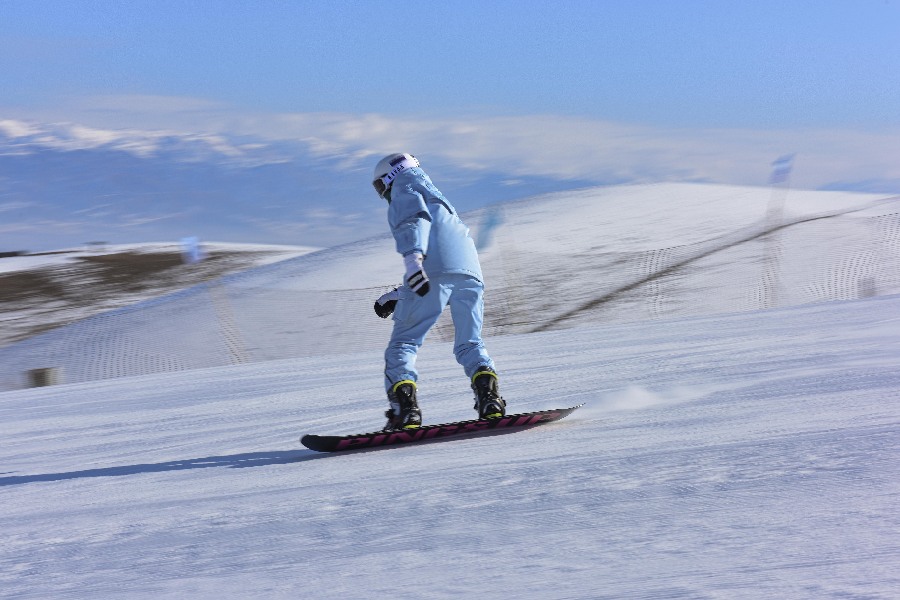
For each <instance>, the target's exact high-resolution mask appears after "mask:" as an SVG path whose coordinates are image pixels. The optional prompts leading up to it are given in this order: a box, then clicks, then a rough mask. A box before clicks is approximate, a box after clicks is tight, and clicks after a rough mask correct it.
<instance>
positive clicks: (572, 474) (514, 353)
mask: <svg viewBox="0 0 900 600" xmlns="http://www.w3.org/2000/svg"><path fill="white" fill-rule="evenodd" d="M898 314H900V297H898V296H889V297H883V298H873V299H867V300H859V301H850V302H840V303H829V304H820V305H812V306H803V307H797V308H791V309H781V310H777V311H769V312H765V311H762V312H748V313H742V314H735V315H722V316H710V317H704V318H693V319H682V320H673V321H654V322H647V323H639V324H630V325H617V326H609V327H600V328H587V327H583V328H577V329H570V330H565V331H558V332H549V333H540V334H525V335H514V336H504V337H496V338H493V339H490V340H489V347H490V349H491V352H492V354H493V355H494V357H495V359H496V360H497V362H498V364H499V366H500V368H501V370H502V373H503V393H504V395H505V396H506V398H507V399H508V400H509V402H510V409H511V410H513V411H524V410H533V409H544V408H552V407H555V406H560V405H572V404H577V403H581V402H586V403H587V406H585V407H583V408H581V409H579V410H578V411H576V412H575V413H574V414H573V415H571V416H570V417H568V418H567V419H565V420H563V421H561V422H559V423H555V424H550V425H546V426H543V427H539V428H536V429H532V430H528V431H524V432H519V433H515V434H512V435H505V436H496V437H487V438H481V439H466V440H452V441H447V442H443V443H434V444H430V445H414V446H405V447H399V448H395V449H386V450H378V451H371V452H360V453H351V454H344V455H322V454H316V453H313V452H311V451H307V450H305V449H303V448H302V447H301V446H300V444H299V443H298V441H297V440H298V438H299V437H300V435H301V434H303V433H307V432H317V433H322V432H329V433H331V432H353V431H362V430H369V429H371V428H372V427H373V424H376V423H377V424H380V418H379V413H380V411H381V410H382V409H383V406H382V404H383V400H382V398H381V396H380V393H379V390H380V389H381V373H380V370H381V357H380V353H375V352H369V353H363V354H355V355H345V356H341V357H335V356H328V357H323V358H319V359H314V358H309V359H297V360H284V361H276V362H267V363H261V364H254V365H243V366H237V367H227V368H216V369H209V370H200V371H190V372H181V373H171V374H164V375H153V376H146V377H136V378H123V379H117V380H107V381H102V382H91V383H82V384H76V385H69V386H58V387H50V388H38V389H31V390H23V391H13V392H6V393H2V394H0V420H2V422H3V436H2V442H0V465H2V467H0V471H2V473H0V504H2V506H3V510H2V513H0V530H2V531H3V536H2V538H0V590H2V592H0V595H2V597H3V598H17V599H19V598H22V599H24V598H34V599H38V598H40V599H46V598H54V599H59V598H153V599H159V598H216V599H220V598H347V597H356V598H471V597H478V598H609V599H613V598H615V599H619V598H635V599H640V598H648V599H649V598H728V599H732V598H746V599H754V600H756V599H759V598H810V599H822V598H882V599H888V598H897V597H898V596H897V594H898V590H900V536H898V531H900V410H898V389H900V373H898V371H897V368H896V367H897V356H898V353H900V318H898V316H897V315H898ZM420 367H421V371H422V377H423V379H422V382H421V402H422V406H423V410H424V414H425V418H426V420H428V421H430V422H436V421H444V420H451V419H458V418H467V417H470V416H471V415H472V411H471V403H470V402H471V401H470V399H469V392H468V390H467V385H466V381H465V378H464V377H463V376H462V374H461V372H460V370H459V368H458V367H457V365H455V363H453V360H452V355H451V349H450V347H449V346H448V345H447V344H445V343H439V342H434V343H432V344H430V345H428V346H426V348H425V350H424V351H423V353H422V355H421V358H420Z"/></svg>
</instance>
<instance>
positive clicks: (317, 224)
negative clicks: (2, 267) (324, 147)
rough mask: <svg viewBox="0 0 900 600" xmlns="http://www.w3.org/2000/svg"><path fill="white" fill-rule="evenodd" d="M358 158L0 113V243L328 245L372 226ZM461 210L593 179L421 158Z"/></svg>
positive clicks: (301, 144) (378, 215) (378, 212)
mask: <svg viewBox="0 0 900 600" xmlns="http://www.w3.org/2000/svg"><path fill="white" fill-rule="evenodd" d="M374 160H375V158H374V157H372V156H368V155H361V156H358V155H353V156H349V155H344V154H341V155H330V154H327V153H322V151H321V150H319V149H314V148H313V146H312V142H310V141H306V140H296V141H278V142H274V141H270V140H260V139H255V138H250V137H246V136H226V135H218V134H201V133H186V134H185V133H177V132H171V131H141V130H103V129H96V128H92V127H85V126H82V125H78V124H72V123H63V124H38V123H30V122H24V121H16V120H9V119H7V120H2V119H0V251H13V250H28V251H40V250H47V249H54V248H60V247H68V246H75V245H79V244H82V243H84V242H86V241H96V240H100V241H106V242H110V243H139V242H145V241H158V240H177V239H180V238H181V237H184V236H189V235H190V236H198V237H200V238H201V239H215V240H217V241H230V242H244V243H269V244H293V245H298V244H299V245H314V246H323V247H329V246H333V245H337V244H341V243H346V242H350V241H353V240H356V239H362V238H365V237H369V236H371V235H375V234H378V233H382V232H383V231H384V227H385V225H384V205H383V202H382V201H380V200H379V199H378V198H377V197H376V196H375V194H374V193H373V192H372V191H371V187H370V181H369V179H370V177H371V174H370V168H371V163H373V162H374ZM423 162H425V163H426V165H427V167H428V170H429V172H430V173H431V174H432V175H433V176H434V178H435V180H436V182H438V184H439V186H440V187H441V188H442V190H443V191H444V192H445V193H446V194H447V195H448V196H449V197H450V198H451V199H452V201H453V202H454V203H455V204H456V206H457V208H458V209H459V210H461V211H465V210H470V209H474V208H478V207H481V206H484V205H487V204H492V203H495V202H500V201H505V200H510V199H516V198H521V197H525V196H530V195H534V194H536V193H543V192H551V191H560V190H564V189H572V188H576V187H583V186H586V185H595V184H596V182H587V181H573V180H565V181H563V180H557V179H553V178H546V177H524V178H523V177H516V178H515V179H512V178H511V177H510V176H509V175H508V174H504V173H490V172H473V171H471V170H467V169H464V168H460V167H458V166H454V165H452V164H449V163H448V162H446V161H444V160H441V159H440V158H437V157H434V158H431V157H428V158H423Z"/></svg>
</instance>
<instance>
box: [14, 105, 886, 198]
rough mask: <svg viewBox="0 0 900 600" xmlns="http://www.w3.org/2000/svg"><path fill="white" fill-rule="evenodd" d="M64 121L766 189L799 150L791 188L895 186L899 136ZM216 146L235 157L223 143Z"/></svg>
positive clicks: (453, 120)
mask: <svg viewBox="0 0 900 600" xmlns="http://www.w3.org/2000/svg"><path fill="white" fill-rule="evenodd" d="M57 118H59V117H57ZM68 118H69V120H70V121H71V122H79V123H83V124H84V125H85V130H83V131H81V132H80V135H78V136H77V137H78V139H86V138H87V139H90V138H91V137H93V139H94V140H96V141H97V142H100V141H101V140H102V138H103V136H102V135H101V134H100V133H98V132H96V131H92V130H91V128H101V129H102V128H106V129H117V128H127V129H135V128H136V129H144V128H147V129H160V130H165V131H169V132H173V131H179V132H182V133H190V134H195V135H198V136H208V135H222V136H229V135H235V134H237V135H247V136H252V137H256V138H261V139H263V140H269V141H276V140H290V141H302V142H304V143H306V144H308V145H309V147H310V148H311V149H312V150H313V151H314V152H316V153H319V154H321V155H329V156H335V155H339V156H341V157H343V160H344V161H345V163H346V165H347V166H348V167H353V168H364V167H365V168H367V167H368V166H369V163H371V162H372V160H373V158H374V157H376V156H381V155H383V154H386V153H389V152H395V151H398V150H400V151H410V152H414V153H416V154H417V155H418V156H419V157H420V158H422V159H423V160H424V161H425V164H427V160H428V157H429V156H433V157H439V158H441V159H444V160H447V161H451V162H453V163H455V164H457V165H458V166H462V167H467V168H469V169H473V170H481V171H492V172H495V173H498V174H501V175H505V176H507V177H509V178H511V179H514V178H517V177H522V176H527V175H540V176H546V177H555V178H560V179H578V180H587V181H596V182H610V181H622V182H641V181H691V180H693V181H714V182H722V183H734V184H749V185H754V184H756V185H763V184H765V183H766V182H767V180H768V176H769V170H770V165H771V162H772V161H773V160H774V159H775V158H776V157H778V156H780V155H783V154H787V153H796V155H797V159H796V162H795V169H794V173H793V181H792V183H793V185H794V186H795V187H809V188H816V187H821V186H825V185H828V184H829V183H833V182H837V181H863V180H876V181H877V180H881V181H888V180H900V162H898V161H897V160H896V157H897V156H900V130H885V131H865V130H852V129H843V130H841V129H809V128H807V129H794V130H791V129H768V130H746V129H721V128H707V129H701V128H696V129H672V128H664V127H653V126H648V125H640V124H628V123H615V122H610V121H602V120H597V119H590V118H583V117H582V118H579V117H571V116H559V115H520V116H490V115H472V116H447V117H432V116H417V115H383V114H343V113H250V112H246V111H239V110H236V109H234V108H230V107H227V106H224V105H222V104H220V103H216V102H212V101H208V100H204V99H198V98H180V97H168V96H102V97H97V98H91V99H89V100H86V101H82V102H78V103H76V104H74V105H72V108H70V111H69V114H68ZM44 119H45V120H46V115H44ZM10 123H11V125H10ZM0 125H2V126H3V127H4V128H5V130H6V131H7V132H8V133H10V132H17V133H21V132H27V131H29V130H28V126H27V125H25V124H21V123H16V122H12V121H0ZM155 141H156V140H155V138H154V136H152V135H148V136H147V138H146V139H145V140H144V141H143V142H144V143H145V144H147V147H151V146H152V145H153V143H154V142H155ZM220 145H221V147H222V148H226V149H229V150H230V151H233V152H235V153H238V152H240V151H239V150H238V149H236V148H231V147H230V146H229V144H228V142H227V141H225V139H223V140H222V141H221V144H220ZM220 151H221V149H220Z"/></svg>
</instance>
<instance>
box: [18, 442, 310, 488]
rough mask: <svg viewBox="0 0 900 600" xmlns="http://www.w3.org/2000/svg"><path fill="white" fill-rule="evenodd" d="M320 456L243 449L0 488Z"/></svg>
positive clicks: (30, 478)
mask: <svg viewBox="0 0 900 600" xmlns="http://www.w3.org/2000/svg"><path fill="white" fill-rule="evenodd" d="M323 456H324V455H322V454H318V453H316V452H312V451H310V450H283V451H277V450H276V451H273V452H247V453H244V454H232V455H230V456H207V457H206V458H190V459H187V460H172V461H168V462H160V463H150V464H142V465H124V466H119V467H104V468H100V469H85V470H84V471H69V472H68V473H43V474H38V475H14V476H10V477H0V487H2V486H7V485H21V484H23V483H38V482H42V481H64V480H66V479H85V478H90V477H120V476H123V475H138V474H141V473H160V472H164V471H183V470H186V469H208V468H210V467H229V468H232V469H244V468H248V467H266V466H269V465H283V464H288V463H294V462H303V461H307V460H312V459H314V458H322V457H323Z"/></svg>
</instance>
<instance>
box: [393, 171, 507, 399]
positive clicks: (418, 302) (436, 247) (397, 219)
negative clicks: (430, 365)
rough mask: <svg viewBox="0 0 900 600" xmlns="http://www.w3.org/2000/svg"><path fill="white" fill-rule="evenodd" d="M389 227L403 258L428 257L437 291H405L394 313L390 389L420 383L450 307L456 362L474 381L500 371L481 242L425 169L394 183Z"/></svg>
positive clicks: (427, 266)
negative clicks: (490, 349)
mask: <svg viewBox="0 0 900 600" xmlns="http://www.w3.org/2000/svg"><path fill="white" fill-rule="evenodd" d="M388 224H389V225H390V227H391V233H392V234H393V235H394V241H395V242H396V248H397V252H399V253H400V254H401V255H402V256H406V255H408V254H412V253H414V252H418V253H420V254H423V255H425V261H424V263H423V268H424V270H425V273H426V274H427V275H428V278H429V279H430V281H431V290H430V291H429V292H428V293H427V294H426V295H425V296H418V295H416V293H415V292H413V291H412V290H410V289H409V288H408V287H406V286H405V285H404V286H402V287H401V288H400V290H399V292H400V299H399V300H398V301H397V306H396V309H395V310H394V316H393V319H394V330H393V333H392V334H391V341H390V343H389V344H388V347H387V350H385V353H384V360H385V369H384V375H385V389H386V390H390V389H391V387H392V386H393V385H394V384H395V383H397V382H399V381H403V380H405V379H408V380H411V381H418V372H417V371H416V353H417V352H418V350H419V348H420V347H421V346H422V344H423V343H424V341H425V335H426V334H427V333H428V330H429V329H431V327H432V326H434V324H435V323H437V320H438V317H440V316H441V313H442V312H443V310H444V307H445V306H447V305H449V306H450V314H451V316H452V317H453V325H454V328H455V330H456V339H455V342H454V346H453V352H454V354H455V355H456V360H457V362H458V363H459V364H461V365H462V366H463V368H464V369H465V372H466V375H467V376H468V377H470V378H471V377H472V375H474V373H475V371H476V370H477V369H478V367H481V366H487V367H490V368H492V369H493V368H494V363H493V361H492V360H491V358H490V356H488V354H487V351H486V350H485V348H484V342H483V341H482V339H481V325H482V319H483V313H484V302H483V293H484V283H483V281H482V275H481V264H480V263H479V262H478V252H477V251H476V249H475V242H474V241H473V240H472V238H471V237H469V228H468V227H466V226H465V224H464V223H463V222H462V221H461V220H460V218H459V216H458V215H457V213H456V209H454V208H453V206H452V205H451V204H450V202H448V201H447V199H446V198H445V197H444V196H443V194H441V192H440V190H438V189H437V188H436V187H435V186H434V184H433V183H432V182H431V179H430V178H429V177H428V175H427V174H426V173H425V171H423V170H422V169H421V168H418V167H416V168H412V169H407V170H406V171H404V172H402V173H400V174H399V175H398V176H397V178H396V179H394V182H393V185H392V187H391V192H390V206H389V207H388Z"/></svg>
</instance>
